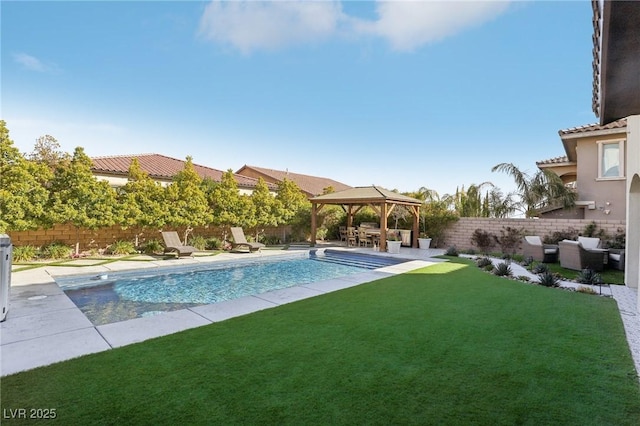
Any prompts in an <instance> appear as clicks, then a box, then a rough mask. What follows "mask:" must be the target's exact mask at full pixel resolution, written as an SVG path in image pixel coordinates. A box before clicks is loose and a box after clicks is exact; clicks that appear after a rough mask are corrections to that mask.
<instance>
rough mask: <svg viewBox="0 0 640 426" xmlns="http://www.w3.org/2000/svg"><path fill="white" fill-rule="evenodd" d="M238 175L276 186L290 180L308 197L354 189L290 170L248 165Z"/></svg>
mask: <svg viewBox="0 0 640 426" xmlns="http://www.w3.org/2000/svg"><path fill="white" fill-rule="evenodd" d="M236 174H238V175H242V176H249V177H252V178H254V179H258V178H262V179H264V180H265V181H266V182H269V183H272V184H274V185H277V184H278V183H280V182H282V181H283V180H284V179H288V180H291V181H293V182H295V183H296V184H297V185H298V187H299V188H300V190H301V191H302V192H304V194H305V195H306V196H307V197H315V196H318V195H322V194H324V193H325V190H326V189H328V188H332V189H333V192H339V191H344V190H345V189H351V188H352V187H351V186H349V185H346V184H344V183H342V182H338V181H335V180H333V179H329V178H324V177H318V176H309V175H301V174H299V173H291V172H289V171H288V170H287V171H282V170H273V169H265V168H262V167H255V166H248V165H246V164H245V165H244V166H242V168H240V170H238V171H236Z"/></svg>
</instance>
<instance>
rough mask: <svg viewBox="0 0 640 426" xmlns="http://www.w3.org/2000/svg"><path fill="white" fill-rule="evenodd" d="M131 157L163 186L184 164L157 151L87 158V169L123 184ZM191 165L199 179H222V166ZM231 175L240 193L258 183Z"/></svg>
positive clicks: (120, 184) (115, 183) (110, 181)
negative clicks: (88, 166) (219, 167)
mask: <svg viewBox="0 0 640 426" xmlns="http://www.w3.org/2000/svg"><path fill="white" fill-rule="evenodd" d="M134 158H137V159H138V163H139V164H140V168H141V169H142V170H144V171H145V172H146V173H148V174H149V176H150V177H151V178H152V179H153V180H155V181H156V182H160V183H161V184H162V185H163V186H167V185H169V184H170V183H171V182H172V179H173V176H175V175H176V174H177V173H178V172H179V171H181V170H183V169H184V164H185V161H184V160H178V159H177V158H171V157H167V156H165V155H160V154H139V155H115V156H107V157H93V158H91V161H92V162H93V167H92V168H91V171H92V172H93V175H94V176H95V177H96V178H98V179H102V180H106V181H107V182H109V185H111V186H112V187H116V188H117V187H120V186H124V185H125V184H126V183H127V179H128V175H129V166H130V165H131V161H132V160H133V159H134ZM193 167H194V169H195V171H196V173H198V175H199V176H200V177H201V178H202V179H204V178H210V179H212V180H214V181H216V182H220V181H221V180H222V175H223V174H224V172H223V171H222V170H217V169H213V168H211V167H207V166H201V165H199V164H194V165H193ZM234 177H235V179H236V182H237V183H238V191H239V192H240V194H246V195H249V194H251V193H252V192H253V190H254V189H255V187H256V184H257V183H258V180H257V179H254V178H252V177H248V176H242V175H238V174H235V176H234ZM267 186H268V187H269V190H270V191H271V192H274V193H275V190H276V189H277V188H276V185H273V184H271V183H269V182H267Z"/></svg>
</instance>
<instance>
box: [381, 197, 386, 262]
mask: <svg viewBox="0 0 640 426" xmlns="http://www.w3.org/2000/svg"><path fill="white" fill-rule="evenodd" d="M380 251H387V203H386V202H384V203H382V204H381V205H380Z"/></svg>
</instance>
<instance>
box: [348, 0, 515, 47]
mask: <svg viewBox="0 0 640 426" xmlns="http://www.w3.org/2000/svg"><path fill="white" fill-rule="evenodd" d="M508 5H509V3H508V2H507V1H387V2H379V3H378V5H377V8H376V9H377V13H378V19H377V20H376V21H368V22H364V21H361V22H360V23H359V24H358V31H360V32H363V33H369V34H374V35H378V36H381V37H383V38H385V39H387V40H388V41H389V43H391V46H392V47H393V48H394V49H396V50H402V51H410V50H414V49H416V48H419V47H421V46H423V45H425V44H428V43H432V42H435V41H438V40H441V39H443V38H445V37H448V36H452V35H454V34H457V33H459V32H461V31H463V30H464V29H466V28H468V27H472V26H474V25H478V24H480V23H483V22H486V21H488V20H490V19H492V18H494V17H496V16H498V15H499V14H501V13H502V12H504V10H505V9H506V8H507V6H508Z"/></svg>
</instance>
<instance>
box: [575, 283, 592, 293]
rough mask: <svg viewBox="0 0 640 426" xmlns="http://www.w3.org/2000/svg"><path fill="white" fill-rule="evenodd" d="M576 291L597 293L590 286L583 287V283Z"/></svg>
mask: <svg viewBox="0 0 640 426" xmlns="http://www.w3.org/2000/svg"><path fill="white" fill-rule="evenodd" d="M576 291H577V292H578V293H586V294H597V293H596V291H595V290H594V289H592V288H591V287H585V286H583V285H581V286H579V287H578V288H577V289H576Z"/></svg>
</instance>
